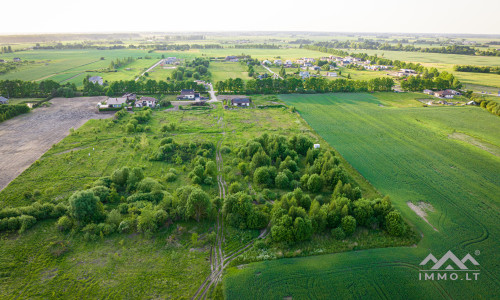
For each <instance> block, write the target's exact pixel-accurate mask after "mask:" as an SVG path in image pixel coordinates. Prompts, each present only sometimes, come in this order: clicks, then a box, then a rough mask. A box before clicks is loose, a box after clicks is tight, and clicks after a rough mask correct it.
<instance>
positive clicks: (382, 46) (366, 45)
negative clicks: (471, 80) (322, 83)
mask: <svg viewBox="0 0 500 300" xmlns="http://www.w3.org/2000/svg"><path fill="white" fill-rule="evenodd" d="M314 46H318V47H326V48H337V49H373V50H389V51H409V52H425V53H444V54H462V55H483V56H500V51H498V50H496V49H485V50H479V49H476V48H473V47H470V46H458V45H451V46H446V47H444V46H443V47H425V48H423V47H415V46H413V45H405V46H403V44H401V43H398V44H397V45H391V44H389V43H380V42H376V41H363V42H354V41H345V42H341V41H332V42H318V43H315V44H314Z"/></svg>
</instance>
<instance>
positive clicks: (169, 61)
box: [164, 57, 177, 64]
mask: <svg viewBox="0 0 500 300" xmlns="http://www.w3.org/2000/svg"><path fill="white" fill-rule="evenodd" d="M164 62H165V64H174V63H176V62H177V57H167V58H165V59H164Z"/></svg>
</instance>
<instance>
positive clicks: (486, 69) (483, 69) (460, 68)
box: [453, 65, 500, 75]
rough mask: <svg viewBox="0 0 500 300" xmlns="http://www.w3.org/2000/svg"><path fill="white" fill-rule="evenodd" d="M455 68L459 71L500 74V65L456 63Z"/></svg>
mask: <svg viewBox="0 0 500 300" xmlns="http://www.w3.org/2000/svg"><path fill="white" fill-rule="evenodd" d="M453 70H455V71H457V72H472V73H495V74H499V75H500V67H486V66H471V65H466V66H465V65H463V66H460V65H456V66H454V67H453Z"/></svg>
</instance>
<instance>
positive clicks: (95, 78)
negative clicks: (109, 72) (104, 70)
mask: <svg viewBox="0 0 500 300" xmlns="http://www.w3.org/2000/svg"><path fill="white" fill-rule="evenodd" d="M89 82H92V83H93V84H96V83H97V84H99V85H103V84H104V81H103V80H102V77H101V76H92V77H89Z"/></svg>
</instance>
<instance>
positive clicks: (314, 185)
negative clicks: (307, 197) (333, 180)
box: [307, 174, 324, 193]
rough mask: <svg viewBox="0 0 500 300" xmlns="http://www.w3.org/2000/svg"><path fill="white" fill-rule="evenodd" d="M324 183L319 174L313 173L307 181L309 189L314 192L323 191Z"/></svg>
mask: <svg viewBox="0 0 500 300" xmlns="http://www.w3.org/2000/svg"><path fill="white" fill-rule="evenodd" d="M323 185H324V179H323V177H321V176H320V175H318V174H312V175H311V176H310V177H309V180H308V181H307V189H308V190H309V191H310V192H312V193H318V192H321V190H322V189H323Z"/></svg>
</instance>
